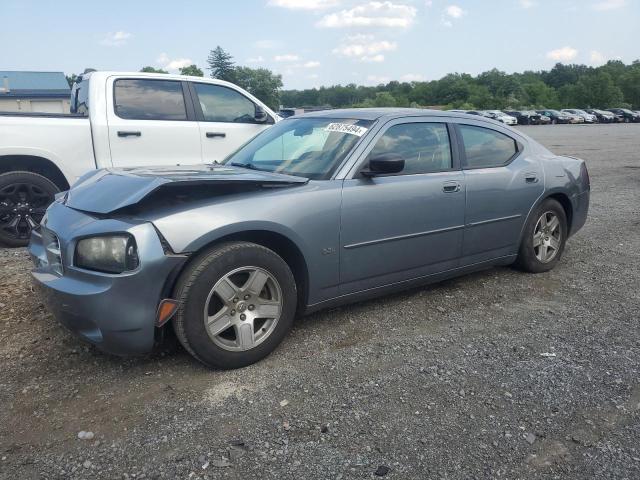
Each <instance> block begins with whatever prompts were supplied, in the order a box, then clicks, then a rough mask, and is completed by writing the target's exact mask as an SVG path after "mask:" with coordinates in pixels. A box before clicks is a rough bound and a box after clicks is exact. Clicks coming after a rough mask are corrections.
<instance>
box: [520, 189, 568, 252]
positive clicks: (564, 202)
mask: <svg viewBox="0 0 640 480" xmlns="http://www.w3.org/2000/svg"><path fill="white" fill-rule="evenodd" d="M549 198H552V199H553V200H556V201H557V202H558V203H559V204H560V205H561V206H562V209H563V210H564V213H565V215H566V217H567V232H571V226H572V222H573V204H572V203H571V198H570V197H569V195H567V193H566V192H564V191H563V190H561V189H554V190H550V191H548V192H545V193H544V194H543V195H541V196H540V198H538V200H537V201H536V202H535V203H534V204H533V205H532V206H531V209H530V210H529V213H528V214H527V218H526V219H525V221H524V222H523V224H522V229H521V230H520V238H519V239H518V245H520V244H521V243H522V235H524V230H525V228H526V227H527V224H528V223H529V219H530V218H531V216H532V215H533V214H534V212H535V211H536V209H537V208H538V206H539V205H540V204H541V203H542V202H544V201H545V200H547V199H549Z"/></svg>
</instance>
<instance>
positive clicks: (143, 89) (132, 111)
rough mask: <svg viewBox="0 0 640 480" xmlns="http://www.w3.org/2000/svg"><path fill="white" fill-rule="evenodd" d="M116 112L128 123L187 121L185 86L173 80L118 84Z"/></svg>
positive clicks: (115, 94)
mask: <svg viewBox="0 0 640 480" xmlns="http://www.w3.org/2000/svg"><path fill="white" fill-rule="evenodd" d="M114 101H115V112H116V115H118V116H119V117H120V118H125V119H129V120H186V119H187V110H186V107H185V103H184V96H183V94H182V84H181V83H180V82H176V81H172V80H142V79H122V80H116V82H115V89H114Z"/></svg>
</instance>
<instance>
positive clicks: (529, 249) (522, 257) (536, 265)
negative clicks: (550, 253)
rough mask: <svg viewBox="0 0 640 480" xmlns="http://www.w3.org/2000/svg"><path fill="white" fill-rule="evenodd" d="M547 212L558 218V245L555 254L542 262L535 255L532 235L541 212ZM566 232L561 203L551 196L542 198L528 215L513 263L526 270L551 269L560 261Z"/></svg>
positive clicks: (544, 270) (535, 271)
mask: <svg viewBox="0 0 640 480" xmlns="http://www.w3.org/2000/svg"><path fill="white" fill-rule="evenodd" d="M547 213H552V214H553V215H555V216H556V218H557V219H558V223H559V225H558V229H559V230H560V237H559V247H558V249H557V251H556V253H555V256H554V257H553V258H552V259H551V260H549V261H547V262H542V261H541V260H540V259H539V258H538V257H537V256H536V251H535V248H534V238H533V237H534V233H535V230H536V226H537V225H538V221H539V220H540V218H541V217H542V215H543V214H547ZM567 234H568V229H567V215H566V213H565V211H564V208H562V205H560V203H559V202H558V201H557V200H554V199H552V198H548V199H546V200H544V201H543V202H542V203H541V204H540V205H538V207H537V208H536V210H535V212H533V213H532V215H531V216H530V218H529V220H527V224H526V225H525V228H524V232H523V235H522V241H521V243H520V249H519V251H518V257H517V259H516V261H515V264H514V265H515V266H516V267H517V268H520V269H521V270H524V271H526V272H531V273H542V272H548V271H549V270H551V269H553V268H554V267H555V266H556V264H557V263H558V262H559V261H560V258H562V252H564V247H565V244H566V241H567Z"/></svg>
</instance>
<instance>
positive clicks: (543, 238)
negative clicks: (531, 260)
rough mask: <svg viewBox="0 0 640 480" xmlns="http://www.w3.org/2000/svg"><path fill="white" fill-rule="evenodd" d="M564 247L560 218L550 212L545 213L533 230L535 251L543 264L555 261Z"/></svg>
mask: <svg viewBox="0 0 640 480" xmlns="http://www.w3.org/2000/svg"><path fill="white" fill-rule="evenodd" d="M561 245H562V229H561V228H560V220H559V219H558V216H557V215H556V214H555V213H553V212H550V211H547V212H544V213H543V214H542V215H541V216H540V218H539V219H538V222H537V223H536V227H535V229H534V230H533V251H534V252H535V255H536V258H537V259H538V260H539V261H540V262H542V263H549V262H550V261H551V260H553V259H554V258H555V257H556V255H557V254H558V251H559V250H560V246H561Z"/></svg>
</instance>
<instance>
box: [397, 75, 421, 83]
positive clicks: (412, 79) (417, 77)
mask: <svg viewBox="0 0 640 480" xmlns="http://www.w3.org/2000/svg"><path fill="white" fill-rule="evenodd" d="M424 79H425V78H424V75H420V74H419V73H406V74H404V75H402V76H401V77H400V80H402V81H403V82H422V81H424Z"/></svg>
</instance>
